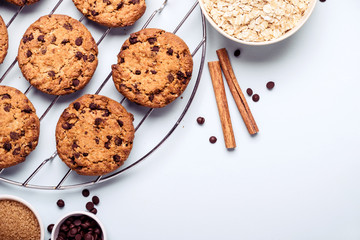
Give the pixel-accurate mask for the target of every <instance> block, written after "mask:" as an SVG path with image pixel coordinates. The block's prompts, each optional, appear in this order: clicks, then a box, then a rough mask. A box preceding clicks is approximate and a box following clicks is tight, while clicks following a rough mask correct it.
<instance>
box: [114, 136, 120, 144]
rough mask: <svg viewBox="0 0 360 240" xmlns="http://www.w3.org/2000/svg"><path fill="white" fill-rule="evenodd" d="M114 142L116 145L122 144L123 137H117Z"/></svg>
mask: <svg viewBox="0 0 360 240" xmlns="http://www.w3.org/2000/svg"><path fill="white" fill-rule="evenodd" d="M114 142H115V145H116V146H120V145H121V144H122V139H121V138H119V137H115V140H114Z"/></svg>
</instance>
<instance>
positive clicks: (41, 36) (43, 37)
mask: <svg viewBox="0 0 360 240" xmlns="http://www.w3.org/2000/svg"><path fill="white" fill-rule="evenodd" d="M37 40H38V41H39V42H45V36H44V35H39V36H38V38H37Z"/></svg>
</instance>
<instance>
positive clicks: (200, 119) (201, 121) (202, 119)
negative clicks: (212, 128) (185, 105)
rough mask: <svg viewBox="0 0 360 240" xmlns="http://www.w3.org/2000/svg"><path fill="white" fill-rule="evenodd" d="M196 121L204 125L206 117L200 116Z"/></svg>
mask: <svg viewBox="0 0 360 240" xmlns="http://www.w3.org/2000/svg"><path fill="white" fill-rule="evenodd" d="M196 121H197V123H198V124H200V125H203V124H204V123H205V118H203V117H198V118H197V119H196Z"/></svg>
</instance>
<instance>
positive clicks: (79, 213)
mask: <svg viewBox="0 0 360 240" xmlns="http://www.w3.org/2000/svg"><path fill="white" fill-rule="evenodd" d="M82 215H85V216H88V217H90V218H92V219H94V220H95V222H97V224H98V225H99V227H100V228H101V231H102V239H103V240H107V236H106V233H105V228H104V225H103V224H102V223H101V221H100V220H99V219H98V218H97V217H96V216H95V214H92V213H90V212H85V211H76V212H70V213H68V214H66V215H65V216H63V217H61V218H60V219H59V220H58V221H57V222H56V223H55V225H54V227H53V230H52V232H51V239H52V240H56V237H57V235H58V234H59V232H60V226H61V224H63V222H64V221H65V220H66V219H68V218H69V217H72V216H75V217H77V216H82Z"/></svg>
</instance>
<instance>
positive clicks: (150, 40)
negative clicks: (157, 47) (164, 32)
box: [147, 37, 157, 44]
mask: <svg viewBox="0 0 360 240" xmlns="http://www.w3.org/2000/svg"><path fill="white" fill-rule="evenodd" d="M147 41H148V42H149V43H150V44H154V43H155V42H156V41H157V38H156V37H152V38H148V40H147Z"/></svg>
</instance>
